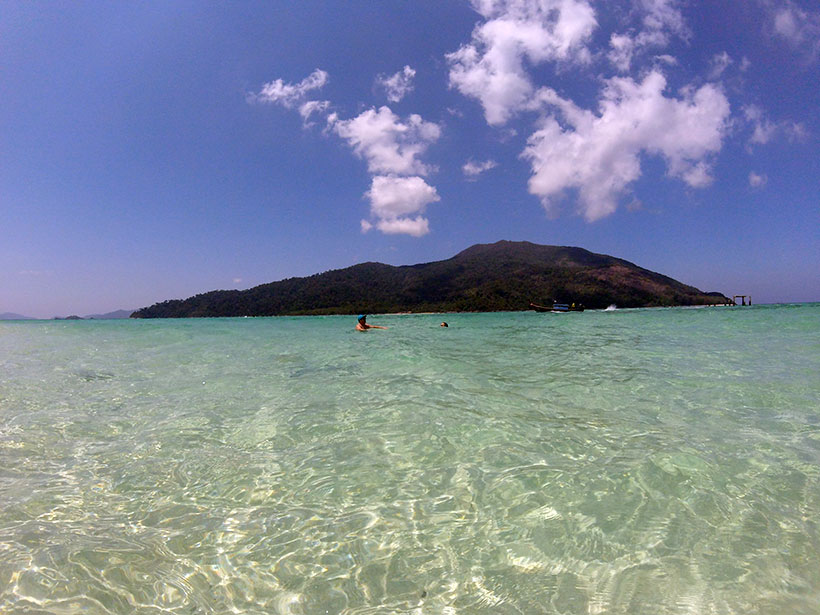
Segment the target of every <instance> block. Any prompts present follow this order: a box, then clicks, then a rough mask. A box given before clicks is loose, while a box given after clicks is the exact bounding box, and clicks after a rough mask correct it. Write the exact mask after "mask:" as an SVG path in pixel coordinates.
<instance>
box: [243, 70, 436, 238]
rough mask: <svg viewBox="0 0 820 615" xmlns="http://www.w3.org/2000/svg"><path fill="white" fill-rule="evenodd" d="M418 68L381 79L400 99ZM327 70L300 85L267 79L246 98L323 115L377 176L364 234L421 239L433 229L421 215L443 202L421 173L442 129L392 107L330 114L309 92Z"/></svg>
mask: <svg viewBox="0 0 820 615" xmlns="http://www.w3.org/2000/svg"><path fill="white" fill-rule="evenodd" d="M414 75H415V71H414V70H413V69H412V68H410V67H409V66H405V67H404V69H403V70H402V71H400V72H398V73H396V74H395V75H393V76H392V77H388V78H384V79H382V80H381V83H382V84H383V85H384V86H385V87H386V88H387V92H388V97H390V98H391V100H399V99H400V98H401V97H402V96H404V95H405V94H406V93H407V92H409V91H410V90H411V89H412V78H413V76H414ZM327 81H328V74H327V73H326V72H325V71H323V70H320V69H316V70H315V71H313V73H311V74H310V75H309V76H308V77H307V78H305V79H303V80H302V81H300V82H299V83H295V84H294V83H285V82H284V81H283V80H282V79H276V80H275V81H271V82H270V83H266V84H265V85H264V86H263V87H262V89H261V90H260V92H259V93H258V94H253V95H250V96H248V102H264V103H273V104H278V105H281V106H283V107H285V108H286V109H296V110H297V111H298V112H299V114H300V115H301V116H302V119H303V120H304V122H305V125H306V126H308V125H309V124H308V121H309V120H310V118H312V117H313V116H316V115H320V116H321V115H323V116H325V120H326V129H325V134H336V135H338V136H339V137H341V138H342V139H344V140H345V141H346V142H347V143H348V145H350V147H351V148H352V149H353V152H354V153H355V154H356V155H357V156H359V157H361V158H363V159H364V160H366V161H367V168H368V171H369V172H370V173H371V175H373V176H374V177H373V178H372V183H371V186H370V190H369V191H367V192H366V193H365V196H366V197H367V198H368V199H369V201H370V214H371V220H362V222H361V228H362V231H363V232H366V231H368V230H370V229H372V228H376V229H378V230H380V231H381V232H383V233H390V234H398V233H403V234H407V235H412V236H414V237H420V236H422V235H424V234H426V233H428V232H429V222H428V220H427V219H426V218H425V217H424V216H423V215H421V214H423V213H424V212H425V209H426V207H427V205H429V204H430V203H434V202H436V201H438V200H440V198H439V196H438V193H437V192H436V189H435V188H434V187H432V186H430V185H429V184H427V182H425V181H424V179H423V178H422V176H425V175H428V174H429V173H431V172H432V171H433V170H434V169H433V168H432V167H430V166H428V165H427V164H425V163H423V162H422V161H421V160H420V156H421V155H422V154H423V153H424V151H425V150H426V149H427V147H428V146H429V145H430V144H431V143H433V142H434V141H436V140H437V139H438V138H439V136H440V135H441V128H440V127H439V125H438V124H436V123H434V122H426V121H424V120H423V119H422V117H421V116H420V115H416V114H412V115H410V116H408V117H407V118H405V119H402V118H400V117H399V116H398V115H396V114H395V113H393V111H391V110H390V108H389V107H386V106H384V107H380V108H379V109H368V110H366V111H364V112H362V113H360V114H359V115H358V116H356V117H354V118H352V119H348V120H344V119H341V118H340V117H339V114H338V113H336V112H333V113H330V112H329V108H330V102H329V101H326V100H313V99H311V98H310V96H309V95H310V93H312V92H313V91H315V90H318V89H320V88H322V87H323V86H324V85H325V84H326V83H327Z"/></svg>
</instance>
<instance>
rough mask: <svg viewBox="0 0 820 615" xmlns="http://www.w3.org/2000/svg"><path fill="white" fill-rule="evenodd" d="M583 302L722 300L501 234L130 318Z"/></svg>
mask: <svg viewBox="0 0 820 615" xmlns="http://www.w3.org/2000/svg"><path fill="white" fill-rule="evenodd" d="M553 300H556V301H563V302H575V303H583V304H584V305H585V306H586V307H587V308H589V309H596V308H605V307H607V306H608V305H610V304H613V303H614V304H616V305H618V306H619V307H653V306H673V305H702V304H712V303H724V302H726V301H727V299H726V297H724V296H723V295H722V294H720V293H708V294H707V293H704V292H702V291H700V290H698V289H697V288H694V287H692V286H687V285H685V284H683V283H681V282H678V281H676V280H673V279H672V278H669V277H667V276H664V275H661V274H659V273H654V272H652V271H649V270H647V269H643V268H641V267H638V266H637V265H634V264H633V263H630V262H628V261H625V260H622V259H619V258H614V257H612V256H607V255H604V254H595V253H593V252H589V251H588V250H584V249H582V248H573V247H560V246H542V245H537V244H533V243H529V242H512V241H499V242H497V243H493V244H478V245H475V246H472V247H470V248H468V249H466V250H464V251H463V252H460V253H459V254H457V255H456V256H454V257H452V258H450V259H447V260H444V261H436V262H432V263H423V264H418V265H405V266H401V267H395V266H392V265H384V264H381V263H362V264H359V265H354V266H352V267H348V268H346V269H337V270H334V271H327V272H325V273H320V274H316V275H312V276H309V277H306V278H289V279H286V280H281V281H279V282H271V283H269V284H262V285H260V286H256V287H254V288H250V289H248V290H215V291H211V292H208V293H203V294H200V295H196V296H194V297H190V298H188V299H182V300H171V301H164V302H162V303H157V304H155V305H152V306H151V307H147V308H142V309H140V310H137V311H136V312H134V314H133V315H132V317H134V318H180V317H206V316H277V315H284V314H354V313H358V312H369V313H384V312H451V311H500V310H513V311H514V310H526V309H528V306H529V303H530V302H531V301H532V302H534V303H539V304H550V303H551V302H552V301H553Z"/></svg>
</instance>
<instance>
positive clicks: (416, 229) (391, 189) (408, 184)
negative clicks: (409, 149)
mask: <svg viewBox="0 0 820 615" xmlns="http://www.w3.org/2000/svg"><path fill="white" fill-rule="evenodd" d="M365 196H367V198H368V199H369V200H370V213H371V215H372V217H373V218H375V220H376V222H375V223H371V222H369V221H367V220H362V230H363V231H368V230H370V229H371V228H373V227H375V228H377V229H378V230H380V231H381V232H383V233H388V234H398V233H403V234H406V235H412V236H414V237H421V236H422V235H425V234H427V233H428V232H429V230H430V229H429V224H428V221H427V219H426V218H424V217H423V216H422V215H420V214H423V213H424V211H425V209H426V208H427V205H429V204H430V203H435V202H436V201H439V200H440V197H439V195H438V193H437V192H436V189H435V188H434V187H433V186H430V185H429V184H428V183H427V182H425V181H424V179H423V178H421V177H418V176H413V177H399V176H396V175H377V176H375V177H374V178H373V182H372V184H371V186H370V190H369V191H368V192H367V193H366V195H365Z"/></svg>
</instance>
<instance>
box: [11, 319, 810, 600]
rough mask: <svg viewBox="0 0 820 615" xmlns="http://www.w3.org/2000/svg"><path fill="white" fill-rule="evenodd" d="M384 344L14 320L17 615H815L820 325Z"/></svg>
mask: <svg viewBox="0 0 820 615" xmlns="http://www.w3.org/2000/svg"><path fill="white" fill-rule="evenodd" d="M442 319H446V320H447V321H448V322H449V324H450V327H449V328H447V329H444V328H440V327H439V326H438V325H439V323H440V322H441V320H442ZM369 321H370V322H371V324H381V325H387V326H388V327H390V328H389V330H387V331H380V330H374V331H368V332H366V333H357V332H355V331H354V330H353V326H354V324H355V321H354V318H352V317H309V318H295V317H294V318H264V319H214V320H211V319H203V320H142V321H71V322H69V321H42V322H10V323H0V612H2V613H4V614H6V613H79V612H83V613H140V614H141V613H152V614H153V613H260V614H261V613H292V614H305V615H308V614H317V613H344V614H376V613H379V614H382V613H419V614H421V613H424V614H434V613H441V614H451V615H455V614H472V613H493V614H497V613H498V614H519V613H523V614H530V613H556V614H576V613H578V614H621V613H622V614H630V615H632V614H647V615H662V614H671V613H680V614H687V615H692V614H735V613H737V614H741V613H742V614H748V613H754V614H769V613H771V614H778V615H781V614H787V613H788V614H806V613H813V614H816V613H820V531H818V522H820V304H803V305H782V306H755V307H751V308H749V307H746V308H709V309H655V310H619V311H614V312H590V311H588V312H585V313H583V314H536V313H532V312H529V313H505V314H448V315H446V316H441V315H412V316H380V317H379V316H371V317H370V318H369Z"/></svg>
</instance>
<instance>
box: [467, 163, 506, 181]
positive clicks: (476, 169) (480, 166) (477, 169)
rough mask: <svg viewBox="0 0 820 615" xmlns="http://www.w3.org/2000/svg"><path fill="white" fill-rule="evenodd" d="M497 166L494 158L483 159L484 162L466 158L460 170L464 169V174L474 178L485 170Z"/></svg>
mask: <svg viewBox="0 0 820 615" xmlns="http://www.w3.org/2000/svg"><path fill="white" fill-rule="evenodd" d="M497 166H498V163H497V162H496V161H495V160H485V161H484V162H476V161H475V160H468V161H467V162H466V163H464V166H463V167H461V170H462V171H464V175H466V176H467V177H468V178H469V179H476V178H477V177H478V176H479V175H481V174H482V173H484V172H485V171H489V170H490V169H494V168H495V167H497Z"/></svg>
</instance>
